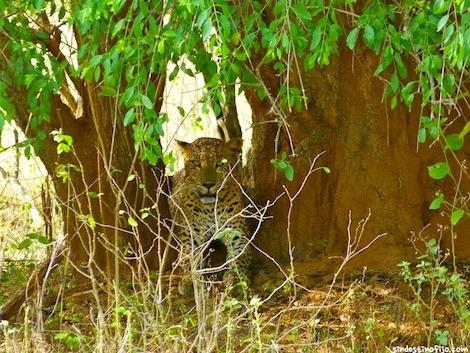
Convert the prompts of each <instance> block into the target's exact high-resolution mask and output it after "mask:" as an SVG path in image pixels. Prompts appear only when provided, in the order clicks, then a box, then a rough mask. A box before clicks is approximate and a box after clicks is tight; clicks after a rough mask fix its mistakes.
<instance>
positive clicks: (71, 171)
mask: <svg viewBox="0 0 470 353" xmlns="http://www.w3.org/2000/svg"><path fill="white" fill-rule="evenodd" d="M7 42H8V39H7V38H6V37H4V36H0V44H2V48H5V50H4V53H5V54H6V55H8V46H7V45H6V43H7ZM1 68H2V69H3V70H4V71H5V72H9V74H10V75H11V78H12V81H14V77H15V76H14V75H15V73H14V72H13V71H12V70H11V68H10V67H8V66H7V62H5V61H4V64H3V65H2V66H1ZM152 79H153V81H154V83H155V85H156V87H157V93H156V96H157V97H156V100H155V102H156V103H155V109H156V111H159V110H160V107H161V103H162V94H163V88H164V81H165V80H164V77H156V76H155V77H153V78H152ZM75 86H76V88H77V89H78V91H79V94H80V96H81V99H82V100H83V107H84V109H83V110H84V113H83V116H81V117H79V116H77V114H76V110H75V109H72V108H70V104H69V105H67V104H65V103H64V101H63V98H64V97H63V96H62V98H61V97H60V96H59V95H52V96H51V119H50V121H51V122H50V123H44V125H42V126H41V127H40V129H41V130H42V131H45V132H50V131H54V130H56V131H59V130H60V131H61V132H62V133H63V134H67V135H70V136H71V137H72V138H73V144H72V146H73V147H72V151H71V152H69V153H62V154H58V152H57V142H55V141H53V137H52V136H50V135H49V136H47V138H46V139H45V141H44V144H43V146H42V149H41V150H40V151H39V157H40V158H41V160H42V162H43V163H44V165H45V167H46V169H47V171H48V173H49V174H50V175H51V176H52V180H53V183H54V187H55V190H56V193H57V196H58V199H59V202H60V206H61V210H62V214H63V219H64V225H65V228H64V232H65V235H66V239H67V241H68V242H69V245H70V246H69V249H70V259H71V260H73V263H74V266H78V267H77V269H79V268H80V267H92V268H95V269H96V270H98V272H101V271H103V270H105V269H106V270H107V272H108V274H110V273H111V272H112V271H111V270H112V269H113V268H115V266H114V265H115V259H116V258H115V255H116V254H117V252H119V257H121V258H122V257H123V256H124V254H123V253H122V250H123V249H124V246H122V245H124V244H131V247H132V249H133V251H134V253H136V254H145V255H146V259H147V265H148V266H150V267H155V266H156V265H157V263H158V259H159V256H158V249H157V248H158V245H162V244H164V241H163V239H166V238H167V235H168V232H166V229H165V228H164V227H161V224H162V220H163V219H164V218H166V217H168V215H169V213H168V206H167V204H166V199H164V198H162V197H160V198H158V199H156V195H157V192H156V190H157V186H159V187H162V188H163V190H164V189H165V183H164V182H163V179H162V178H163V174H162V172H163V171H164V166H163V163H160V164H159V165H158V166H157V168H154V169H153V170H152V168H151V167H150V166H149V165H148V164H147V163H143V162H141V161H140V159H139V158H138V151H136V149H135V147H134V140H133V137H132V130H131V129H130V128H124V126H123V123H122V114H121V111H120V110H119V108H118V103H117V101H116V100H115V99H114V98H111V97H104V96H101V95H99V94H98V88H97V87H95V86H93V85H90V84H89V83H87V82H86V81H85V80H83V81H75ZM8 94H9V96H10V97H13V99H12V101H13V102H15V103H16V106H15V108H16V117H15V121H16V123H17V124H18V125H19V127H20V128H21V129H22V130H23V131H24V132H25V134H26V136H28V137H30V138H34V137H36V134H37V131H33V130H32V129H31V127H30V126H29V125H30V117H29V115H30V112H29V111H28V109H27V106H26V104H25V102H26V101H27V97H26V96H27V92H26V90H24V89H22V88H21V87H13V86H10V87H9V88H8ZM130 174H134V175H135V178H134V179H133V180H130V178H129V179H128V177H129V175H130ZM158 183H161V185H157V184H158ZM142 185H144V186H145V187H142ZM155 204H158V206H159V207H157V208H156V209H157V212H156V214H154V216H155V217H149V218H148V219H146V220H145V221H143V220H141V222H138V223H139V226H138V228H137V227H135V228H134V227H132V224H133V222H129V219H131V218H132V219H139V218H140V215H141V210H142V209H143V208H145V207H151V206H153V205H155ZM130 224H131V225H130ZM161 241H162V242H161ZM165 241H166V240H165ZM120 245H121V246H120ZM115 269H117V268H115ZM116 274H117V273H114V275H116Z"/></svg>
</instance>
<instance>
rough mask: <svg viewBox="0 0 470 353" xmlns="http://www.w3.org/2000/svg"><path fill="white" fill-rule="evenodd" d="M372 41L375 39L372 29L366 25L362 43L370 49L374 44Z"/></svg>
mask: <svg viewBox="0 0 470 353" xmlns="http://www.w3.org/2000/svg"><path fill="white" fill-rule="evenodd" d="M374 39H375V31H374V28H373V27H372V26H371V25H369V24H367V25H366V26H365V27H364V41H365V43H366V44H367V45H368V46H369V47H371V46H372V45H373V44H374Z"/></svg>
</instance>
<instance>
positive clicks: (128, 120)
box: [124, 108, 135, 127]
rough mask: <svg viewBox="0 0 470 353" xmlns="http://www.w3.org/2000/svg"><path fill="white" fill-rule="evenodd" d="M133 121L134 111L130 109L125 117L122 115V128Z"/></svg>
mask: <svg viewBox="0 0 470 353" xmlns="http://www.w3.org/2000/svg"><path fill="white" fill-rule="evenodd" d="M134 120H135V111H134V108H132V109H129V110H128V111H127V113H126V115H124V126H125V127H126V126H128V125H129V124H131V123H133V122H134Z"/></svg>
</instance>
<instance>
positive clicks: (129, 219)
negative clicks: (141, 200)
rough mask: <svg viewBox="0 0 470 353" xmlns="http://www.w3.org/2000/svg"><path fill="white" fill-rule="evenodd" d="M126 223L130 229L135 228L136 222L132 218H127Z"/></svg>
mask: <svg viewBox="0 0 470 353" xmlns="http://www.w3.org/2000/svg"><path fill="white" fill-rule="evenodd" d="M127 223H129V225H130V226H131V227H137V221H136V220H135V219H134V218H132V217H129V218H128V219H127Z"/></svg>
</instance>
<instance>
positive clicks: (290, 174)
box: [284, 164, 294, 181]
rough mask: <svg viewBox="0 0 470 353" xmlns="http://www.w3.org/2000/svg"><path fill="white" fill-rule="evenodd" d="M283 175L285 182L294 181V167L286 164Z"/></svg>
mask: <svg viewBox="0 0 470 353" xmlns="http://www.w3.org/2000/svg"><path fill="white" fill-rule="evenodd" d="M284 174H285V176H286V179H287V180H289V181H292V180H294V167H293V166H292V165H290V164H287V166H286V168H285V169H284Z"/></svg>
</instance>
